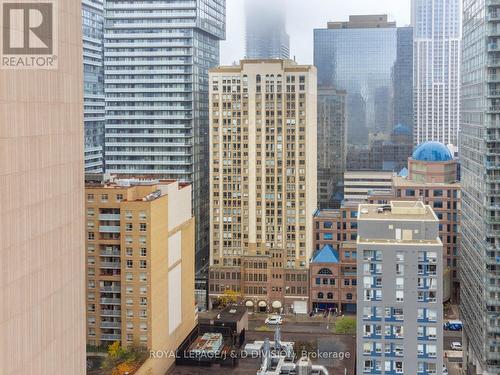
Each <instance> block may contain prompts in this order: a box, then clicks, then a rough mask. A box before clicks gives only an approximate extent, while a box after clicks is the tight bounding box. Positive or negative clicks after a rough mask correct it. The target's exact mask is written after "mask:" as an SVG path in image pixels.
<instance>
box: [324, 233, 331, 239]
mask: <svg viewBox="0 0 500 375" xmlns="http://www.w3.org/2000/svg"><path fill="white" fill-rule="evenodd" d="M323 239H324V240H325V241H331V240H333V233H323Z"/></svg>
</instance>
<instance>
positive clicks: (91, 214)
mask: <svg viewBox="0 0 500 375" xmlns="http://www.w3.org/2000/svg"><path fill="white" fill-rule="evenodd" d="M94 215H95V210H94V209H93V208H88V209H87V217H94Z"/></svg>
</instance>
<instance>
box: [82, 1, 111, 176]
mask: <svg viewBox="0 0 500 375" xmlns="http://www.w3.org/2000/svg"><path fill="white" fill-rule="evenodd" d="M82 27H83V28H82V31H83V79H84V82H83V89H84V124H85V126H84V134H85V172H90V173H102V172H103V171H104V124H105V119H104V114H105V110H104V106H105V100H104V49H103V30H104V29H103V28H104V7H103V0H83V1H82Z"/></svg>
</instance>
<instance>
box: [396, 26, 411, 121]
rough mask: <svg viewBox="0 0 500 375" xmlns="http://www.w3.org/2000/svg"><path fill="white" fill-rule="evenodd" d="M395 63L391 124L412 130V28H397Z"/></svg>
mask: <svg viewBox="0 0 500 375" xmlns="http://www.w3.org/2000/svg"><path fill="white" fill-rule="evenodd" d="M396 56H397V57H396V63H395V64H394V69H393V72H392V86H393V88H394V100H393V116H394V118H393V123H394V124H403V125H405V126H407V127H408V128H409V129H410V130H412V129H413V28H412V27H398V31H397V54H396Z"/></svg>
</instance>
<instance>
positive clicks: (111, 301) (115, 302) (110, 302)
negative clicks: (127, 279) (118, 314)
mask: <svg viewBox="0 0 500 375" xmlns="http://www.w3.org/2000/svg"><path fill="white" fill-rule="evenodd" d="M120 304H121V299H120V298H101V305H120Z"/></svg>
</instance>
